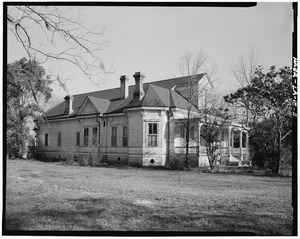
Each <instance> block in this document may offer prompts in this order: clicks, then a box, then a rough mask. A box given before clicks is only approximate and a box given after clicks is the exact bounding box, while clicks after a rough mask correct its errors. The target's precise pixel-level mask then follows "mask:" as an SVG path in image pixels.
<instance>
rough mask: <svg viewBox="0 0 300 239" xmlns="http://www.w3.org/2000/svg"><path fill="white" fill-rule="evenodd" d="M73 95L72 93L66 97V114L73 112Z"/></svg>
mask: <svg viewBox="0 0 300 239" xmlns="http://www.w3.org/2000/svg"><path fill="white" fill-rule="evenodd" d="M73 98H74V97H73V96H72V95H67V96H66V97H65V98H64V99H65V111H64V114H65V115H69V114H71V113H73V107H72V105H73Z"/></svg>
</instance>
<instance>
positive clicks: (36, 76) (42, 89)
mask: <svg viewBox="0 0 300 239" xmlns="http://www.w3.org/2000/svg"><path fill="white" fill-rule="evenodd" d="M50 84H51V80H50V79H49V78H48V77H47V76H46V74H45V70H44V68H43V67H42V66H41V65H40V64H39V63H38V62H36V61H35V60H27V59H26V58H22V59H21V60H19V61H15V62H14V63H12V64H8V65H7V149H8V151H7V153H9V152H10V153H12V152H14V153H16V154H17V155H18V156H20V157H22V156H23V155H24V154H26V150H27V144H28V140H29V139H30V133H29V123H30V121H31V122H32V120H35V119H39V118H40V116H41V114H42V107H43V105H44V104H45V102H47V101H48V100H49V99H50V97H51V92H52V89H51V88H50Z"/></svg>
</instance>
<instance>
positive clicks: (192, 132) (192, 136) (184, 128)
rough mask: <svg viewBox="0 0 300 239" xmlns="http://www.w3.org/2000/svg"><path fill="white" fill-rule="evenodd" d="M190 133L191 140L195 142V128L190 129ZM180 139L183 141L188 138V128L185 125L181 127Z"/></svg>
mask: <svg viewBox="0 0 300 239" xmlns="http://www.w3.org/2000/svg"><path fill="white" fill-rule="evenodd" d="M189 132H190V134H189V138H190V140H195V126H193V127H190V130H189ZM179 137H180V138H182V139H185V138H186V127H185V126H184V125H182V126H180V129H179Z"/></svg>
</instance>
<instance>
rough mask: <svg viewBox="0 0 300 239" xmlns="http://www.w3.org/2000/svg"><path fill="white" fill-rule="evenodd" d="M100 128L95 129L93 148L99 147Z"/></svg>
mask: <svg viewBox="0 0 300 239" xmlns="http://www.w3.org/2000/svg"><path fill="white" fill-rule="evenodd" d="M97 139H98V128H96V127H95V128H93V146H97V145H98V141H97Z"/></svg>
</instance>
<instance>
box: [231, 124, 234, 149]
mask: <svg viewBox="0 0 300 239" xmlns="http://www.w3.org/2000/svg"><path fill="white" fill-rule="evenodd" d="M231 136H232V137H231V147H232V148H234V128H232V131H231Z"/></svg>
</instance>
